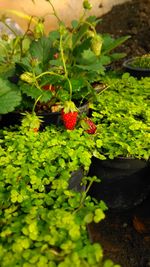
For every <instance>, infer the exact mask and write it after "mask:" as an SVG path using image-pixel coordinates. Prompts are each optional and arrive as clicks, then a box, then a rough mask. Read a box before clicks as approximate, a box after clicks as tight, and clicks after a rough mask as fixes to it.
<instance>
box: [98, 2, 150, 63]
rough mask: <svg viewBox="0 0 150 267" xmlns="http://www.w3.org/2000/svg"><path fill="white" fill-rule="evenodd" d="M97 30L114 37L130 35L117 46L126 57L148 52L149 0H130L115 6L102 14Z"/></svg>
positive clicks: (149, 43) (149, 33)
mask: <svg viewBox="0 0 150 267" xmlns="http://www.w3.org/2000/svg"><path fill="white" fill-rule="evenodd" d="M97 30H98V32H101V33H110V34H111V35H112V36H114V37H119V36H125V35H130V39H129V40H127V41H126V42H125V43H124V44H123V45H122V46H121V47H119V48H118V51H121V52H125V53H126V55H127V56H126V57H127V58H128V57H131V56H138V55H142V54H145V53H150V0H132V1H129V2H127V3H124V4H121V5H117V6H115V7H114V8H112V10H111V11H110V12H109V13H107V14H106V15H104V16H102V21H101V22H100V23H99V24H98V26H97Z"/></svg>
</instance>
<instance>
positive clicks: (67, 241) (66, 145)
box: [0, 117, 119, 267]
mask: <svg viewBox="0 0 150 267" xmlns="http://www.w3.org/2000/svg"><path fill="white" fill-rule="evenodd" d="M27 118H28V117H26V118H24V121H23V123H22V126H21V127H20V128H17V130H15V129H13V131H12V130H10V129H8V130H1V133H0V134H1V147H0V155H1V162H0V173H1V175H0V184H1V186H0V207H1V213H0V217H1V220H0V221H1V234H0V236H1V242H0V260H1V266H2V267H8V266H20V267H21V266H23V267H33V266H34V267H35V266H37V267H39V266H40V267H46V266H47V267H48V266H52V267H55V266H58V267H63V266H68V267H69V266H74V267H76V266H79V267H81V266H87V267H88V266H89V267H91V266H93V267H98V266H101V267H108V266H112V267H119V265H117V264H113V263H112V262H111V261H110V260H107V261H104V259H103V251H102V248H101V246H100V244H97V243H93V244H92V243H91V240H90V237H89V235H88V231H87V225H88V224H89V223H91V222H92V221H94V222H96V223H97V222H99V221H100V220H102V219H103V218H104V217H105V215H104V211H105V209H106V205H105V204H104V203H103V202H102V201H101V202H95V201H93V200H92V199H91V198H90V197H89V196H87V191H88V189H89V187H90V186H91V184H92V182H93V181H94V180H95V177H91V178H89V177H86V174H85V171H87V170H88V169H89V165H90V162H91V156H92V153H93V152H92V151H93V147H94V146H95V142H94V140H92V139H93V136H91V135H88V134H86V133H85V132H84V131H83V129H82V128H80V129H78V130H77V129H76V130H74V131H66V130H65V131H64V130H63V128H62V127H60V129H58V127H55V126H51V127H47V128H46V129H45V130H44V131H35V129H34V128H33V127H34V125H33V124H31V122H30V121H29V120H28V124H27ZM25 119H26V120H25ZM80 167H82V169H83V172H84V178H83V180H82V183H85V185H86V183H87V181H89V182H90V185H89V186H88V187H87V188H86V190H85V191H81V192H79V191H76V190H75V188H72V189H71V188H69V187H70V180H71V177H72V173H73V172H74V171H76V170H78V168H80Z"/></svg>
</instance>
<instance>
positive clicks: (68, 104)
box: [63, 100, 78, 113]
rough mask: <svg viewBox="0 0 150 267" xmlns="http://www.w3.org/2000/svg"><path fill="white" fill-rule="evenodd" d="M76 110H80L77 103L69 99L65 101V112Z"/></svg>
mask: <svg viewBox="0 0 150 267" xmlns="http://www.w3.org/2000/svg"><path fill="white" fill-rule="evenodd" d="M75 111H76V112H78V109H77V107H76V105H75V104H74V102H72V101H71V100H69V101H66V102H65V103H64V107H63V112H64V113H69V112H75Z"/></svg>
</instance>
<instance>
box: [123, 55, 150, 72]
mask: <svg viewBox="0 0 150 267" xmlns="http://www.w3.org/2000/svg"><path fill="white" fill-rule="evenodd" d="M135 58H137V57H132V58H129V59H127V60H125V61H124V62H123V67H125V68H128V69H130V70H135V71H145V72H150V68H149V69H148V68H141V67H133V66H131V65H130V63H131V62H132V61H133V60H134V59H135Z"/></svg>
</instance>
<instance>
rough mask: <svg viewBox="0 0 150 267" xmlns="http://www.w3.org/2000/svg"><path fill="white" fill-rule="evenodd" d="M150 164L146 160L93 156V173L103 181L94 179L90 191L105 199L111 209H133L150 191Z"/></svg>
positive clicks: (99, 198) (91, 172)
mask: <svg viewBox="0 0 150 267" xmlns="http://www.w3.org/2000/svg"><path fill="white" fill-rule="evenodd" d="M149 173H150V164H149V163H148V162H146V161H145V160H139V159H129V158H118V159H114V160H99V159H97V158H95V157H93V158H92V164H91V167H90V171H89V176H93V175H96V176H97V177H98V178H99V179H100V180H101V182H100V183H96V182H95V183H93V185H92V187H91V189H90V191H89V195H91V196H92V197H94V198H96V199H97V200H104V201H105V203H106V204H107V206H108V207H109V208H110V209H120V210H122V209H130V208H133V207H134V206H136V205H138V204H140V203H141V202H142V201H143V200H144V199H145V198H146V196H147V195H148V193H149V191H150V179H149Z"/></svg>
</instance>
